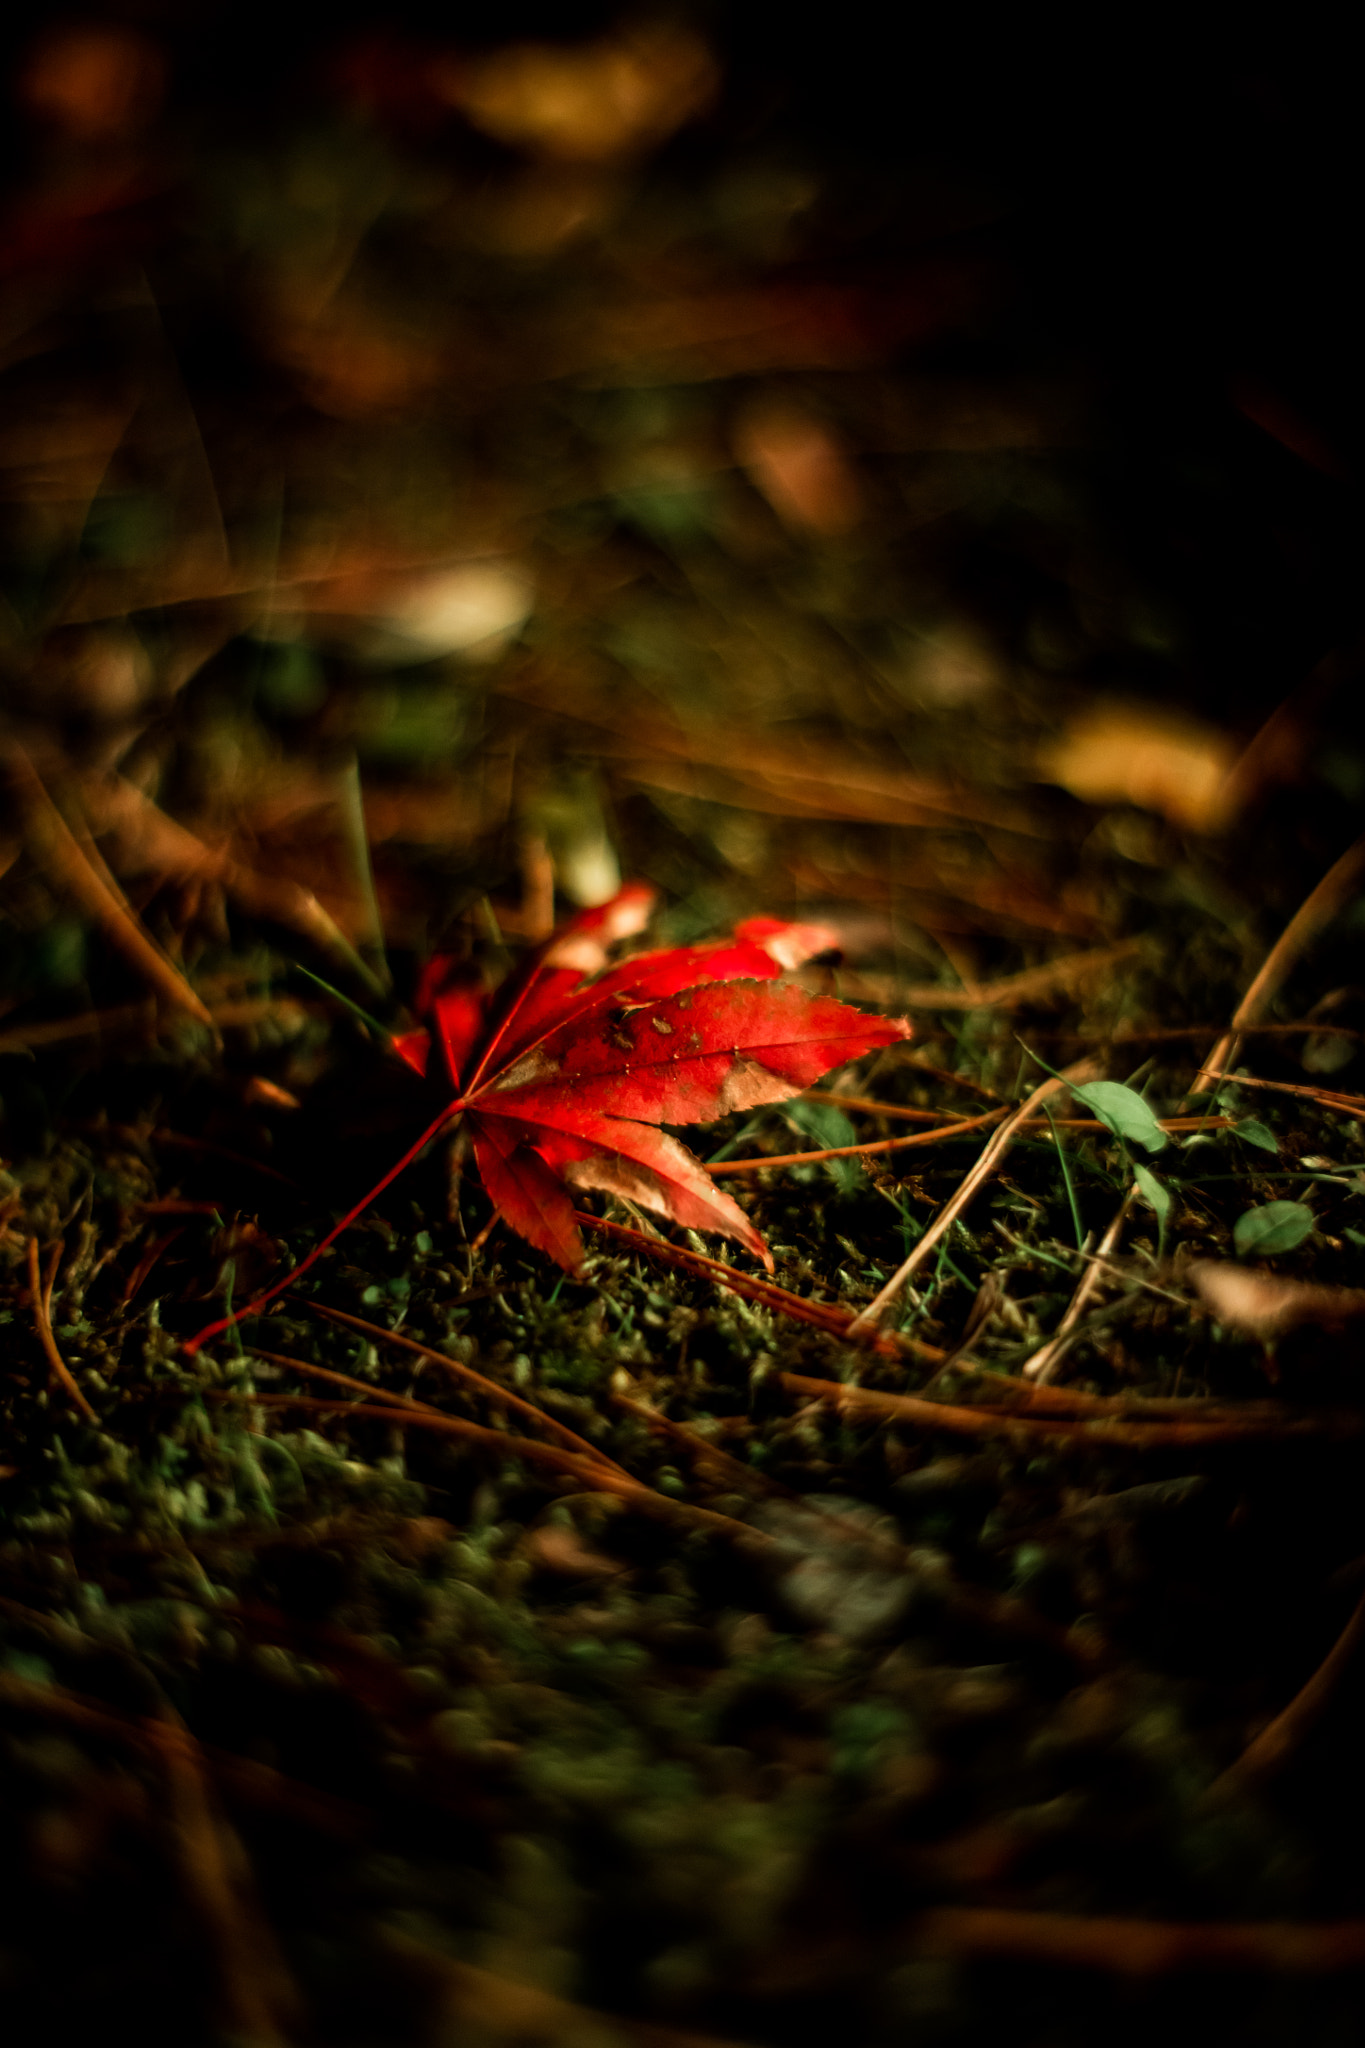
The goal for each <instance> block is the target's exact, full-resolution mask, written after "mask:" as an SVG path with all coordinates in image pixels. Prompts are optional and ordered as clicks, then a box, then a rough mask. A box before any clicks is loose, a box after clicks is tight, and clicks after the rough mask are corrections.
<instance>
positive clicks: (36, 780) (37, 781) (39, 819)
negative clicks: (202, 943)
mask: <svg viewBox="0 0 1365 2048" xmlns="http://www.w3.org/2000/svg"><path fill="white" fill-rule="evenodd" d="M5 762H6V766H7V768H8V771H9V780H10V786H11V788H12V790H13V792H14V795H15V798H16V800H17V803H18V807H19V811H20V814H21V816H22V818H23V821H24V834H25V841H26V844H27V846H28V848H29V851H30V853H31V854H32V856H33V858H34V860H35V861H36V862H37V864H38V865H39V866H40V867H41V868H42V869H43V870H44V872H45V873H46V875H47V877H48V880H49V881H50V882H51V883H52V884H53V886H54V887H55V888H57V889H59V890H60V891H62V892H63V893H64V894H66V895H68V896H69V897H71V898H72V899H73V900H74V901H75V902H76V903H77V904H78V905H79V907H80V908H81V910H82V911H83V912H84V913H85V915H86V916H87V917H89V918H90V919H91V921H92V923H94V924H95V925H97V926H98V927H99V929H100V930H101V931H102V932H103V933H104V935H105V937H106V938H107V939H108V941H109V943H110V945H111V946H114V947H116V948H117V950H118V951H119V952H120V953H122V954H123V956H124V958H125V959H127V960H129V961H130V962H131V963H132V965H133V966H134V967H135V968H136V969H137V971H138V973H139V974H141V975H142V977H143V979H144V980H145V981H147V982H149V983H150V985H151V987H152V988H153V989H154V990H155V992H156V994H157V995H158V997H160V999H161V1000H162V1001H163V1002H165V1003H167V1004H169V1005H170V1007H171V1008H172V1009H176V1010H181V1011H183V1012H184V1013H185V1015H186V1016H189V1017H193V1018H194V1019H195V1021H196V1022H197V1023H200V1024H210V1023H212V1021H213V1020H212V1018H211V1017H210V1016H209V1013H208V1010H207V1009H206V1008H205V1006H204V1004H203V1003H202V1002H201V1001H200V999H199V997H198V996H197V995H196V994H195V992H194V990H193V989H192V988H191V987H190V985H189V983H188V982H187V981H186V980H185V977H184V975H183V974H181V972H180V970H179V969H178V968H177V967H176V966H175V964H174V962H173V961H171V960H169V959H168V958H167V956H166V955H165V954H164V953H163V952H162V950H161V948H160V947H159V946H158V945H157V944H156V942H155V940H154V939H152V938H151V937H150V935H149V934H148V933H147V931H146V930H145V929H144V928H143V926H142V924H141V923H140V922H139V920H138V919H137V918H136V917H135V916H134V915H133V912H132V911H131V910H130V909H129V907H128V904H127V903H126V902H125V900H124V898H123V896H122V893H121V892H120V890H119V889H118V886H117V884H116V883H114V881H113V879H112V877H110V876H109V874H108V871H107V870H104V872H101V869H103V862H98V864H96V862H94V861H92V860H91V858H90V855H89V854H88V853H87V852H86V851H85V850H84V849H83V848H82V847H81V845H80V842H79V841H78V839H77V837H76V835H75V833H74V832H73V831H72V830H71V827H70V826H69V825H68V824H67V822H66V819H65V818H64V817H63V816H62V814H61V812H60V811H59V810H58V808H57V806H56V804H55V803H54V802H53V800H52V798H51V796H50V795H49V794H48V792H47V789H46V788H45V786H44V784H43V780H42V777H41V776H40V775H39V774H38V771H37V769H36V768H35V767H34V765H33V763H32V761H31V760H30V759H29V757H28V755H27V753H26V752H25V751H24V749H23V748H22V747H21V746H19V745H18V744H17V743H16V742H14V741H10V742H9V743H8V744H7V746H6V748H5Z"/></svg>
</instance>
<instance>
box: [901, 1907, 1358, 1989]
mask: <svg viewBox="0 0 1365 2048" xmlns="http://www.w3.org/2000/svg"><path fill="white" fill-rule="evenodd" d="M907 1934H908V1939H909V1941H910V1943H911V1944H912V1945H913V1946H914V1947H915V1948H916V1949H918V1950H920V1951H927V1952H929V1953H930V1954H935V1955H947V1956H958V1957H961V1958H963V1959H964V1960H966V1959H974V1958H977V1957H981V1958H990V1959H994V1960H1000V1961H1004V1960H1009V1961H1014V1962H1024V1963H1041V1964H1049V1965H1051V1966H1053V1967H1054V1968H1062V1969H1082V1970H1106V1971H1110V1972H1112V1973H1114V1974H1115V1975H1117V1976H1120V1977H1153V1976H1158V1975H1161V1974H1163V1973H1164V1972H1166V1971H1175V1970H1265V1971H1270V1972H1280V1971H1292V1972H1294V1973H1295V1974H1300V1975H1303V1976H1322V1975H1325V1974H1327V1973H1329V1972H1336V1971H1338V1970H1358V1969H1359V1968H1360V1967H1361V1965H1362V1964H1365V1920H1325V1921H1319V1922H1317V1923H1315V1924H1310V1925H1306V1926H1296V1925H1295V1924H1294V1923H1293V1922H1292V1921H1287V1920H1250V1921H1236V1920H1219V1921H1202V1922H1201V1921H1189V1920H1184V1921H1170V1920H1122V1919H1118V1918H1116V1917H1111V1916H1098V1915H1097V1916H1096V1917H1094V1918H1090V1917H1088V1916H1086V1915H1084V1914H1080V1913H1030V1912H1025V1911H1021V1910H1016V1909H1015V1908H1013V1907H1009V1906H933V1907H931V1908H930V1909H929V1911H928V1912H926V1913H922V1914H920V1915H919V1916H918V1918H917V1919H915V1920H914V1921H912V1923H911V1925H910V1927H909V1929H908V1930H907Z"/></svg>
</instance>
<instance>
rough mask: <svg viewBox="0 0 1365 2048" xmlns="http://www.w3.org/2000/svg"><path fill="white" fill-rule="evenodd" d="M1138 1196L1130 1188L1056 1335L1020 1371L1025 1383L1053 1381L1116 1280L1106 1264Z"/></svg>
mask: <svg viewBox="0 0 1365 2048" xmlns="http://www.w3.org/2000/svg"><path fill="white" fill-rule="evenodd" d="M1136 1193H1137V1189H1136V1187H1132V1188H1130V1189H1129V1190H1128V1193H1127V1194H1126V1195H1125V1196H1124V1198H1123V1201H1122V1202H1121V1203H1120V1205H1119V1208H1118V1210H1117V1212H1116V1213H1115V1215H1114V1217H1113V1218H1112V1220H1111V1222H1110V1224H1109V1228H1108V1229H1107V1230H1106V1231H1105V1233H1104V1236H1103V1237H1102V1238H1101V1239H1100V1245H1099V1252H1098V1255H1097V1257H1096V1259H1095V1261H1094V1263H1093V1264H1090V1265H1087V1267H1086V1269H1085V1271H1084V1273H1082V1275H1081V1278H1080V1281H1079V1283H1078V1285H1077V1287H1076V1291H1075V1293H1074V1294H1073V1295H1072V1297H1071V1299H1070V1301H1069V1302H1068V1303H1067V1306H1066V1313H1065V1314H1064V1315H1063V1317H1062V1320H1061V1322H1060V1323H1059V1324H1058V1325H1057V1330H1056V1334H1055V1335H1054V1336H1052V1337H1050V1338H1049V1339H1048V1341H1047V1343H1046V1344H1042V1345H1040V1346H1039V1348H1038V1349H1037V1350H1036V1351H1035V1352H1034V1354H1033V1356H1032V1358H1030V1359H1029V1361H1028V1363H1027V1364H1026V1365H1024V1366H1021V1367H1020V1371H1021V1373H1022V1374H1023V1377H1024V1378H1025V1379H1027V1380H1033V1381H1035V1382H1036V1384H1037V1385H1039V1386H1042V1385H1043V1384H1044V1382H1045V1381H1047V1380H1050V1379H1051V1377H1052V1375H1053V1373H1054V1372H1055V1370H1056V1368H1057V1366H1058V1365H1059V1364H1060V1363H1061V1360H1062V1356H1063V1354H1064V1352H1065V1351H1066V1349H1067V1347H1068V1344H1069V1342H1070V1338H1071V1333H1072V1331H1073V1330H1074V1329H1075V1328H1076V1325H1077V1324H1078V1323H1079V1322H1080V1320H1081V1317H1082V1316H1083V1315H1084V1314H1085V1312H1086V1309H1087V1308H1088V1307H1089V1306H1090V1303H1091V1301H1092V1300H1093V1298H1094V1296H1095V1295H1096V1294H1097V1293H1098V1292H1099V1289H1100V1288H1101V1286H1102V1285H1103V1284H1104V1282H1105V1281H1106V1280H1107V1279H1109V1278H1111V1277H1112V1276H1111V1275H1110V1274H1109V1273H1108V1272H1107V1271H1106V1270H1105V1267H1104V1265H1103V1263H1102V1261H1103V1260H1105V1259H1107V1258H1109V1257H1110V1256H1111V1255H1112V1254H1113V1252H1114V1251H1115V1250H1116V1249H1117V1247H1118V1241H1119V1238H1120V1237H1121V1236H1122V1234H1123V1226H1124V1223H1125V1222H1126V1221H1127V1217H1128V1211H1129V1210H1130V1209H1131V1208H1132V1206H1133V1198H1134V1196H1135V1195H1136Z"/></svg>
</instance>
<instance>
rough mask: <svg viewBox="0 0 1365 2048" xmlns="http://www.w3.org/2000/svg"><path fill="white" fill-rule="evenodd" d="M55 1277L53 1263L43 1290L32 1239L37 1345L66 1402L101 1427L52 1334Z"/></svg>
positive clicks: (30, 1254)
mask: <svg viewBox="0 0 1365 2048" xmlns="http://www.w3.org/2000/svg"><path fill="white" fill-rule="evenodd" d="M60 1250H61V1247H60V1246H59V1247H58V1254H59V1255H60ZM55 1277H56V1261H55V1260H54V1261H53V1268H52V1274H51V1276H50V1277H49V1279H48V1281H47V1284H46V1286H44V1283H43V1280H42V1276H41V1274H40V1273H39V1271H38V1240H37V1238H36V1237H31V1238H30V1239H29V1241H28V1287H29V1295H30V1297H31V1299H32V1304H33V1327H34V1329H35V1330H36V1331H37V1333H38V1342H39V1343H40V1344H41V1345H42V1347H43V1351H44V1353H45V1355H46V1357H47V1362H48V1364H49V1365H50V1366H51V1368H52V1372H53V1376H54V1377H55V1378H56V1380H57V1381H58V1383H59V1384H60V1386H61V1388H62V1391H63V1393H65V1394H66V1396H67V1398H68V1399H69V1400H70V1401H71V1402H72V1403H73V1405H74V1406H75V1407H76V1408H77V1409H78V1410H79V1412H80V1413H81V1414H82V1415H83V1416H84V1417H85V1420H86V1421H87V1422H91V1423H95V1424H96V1425H98V1423H99V1417H98V1415H96V1413H95V1411H94V1409H93V1408H92V1407H91V1406H90V1403H89V1402H88V1401H87V1400H86V1398H85V1396H84V1394H83V1393H82V1392H81V1390H80V1388H79V1387H78V1386H77V1385H76V1381H75V1377H74V1375H73V1374H72V1371H71V1368H70V1366H69V1365H68V1364H67V1362H66V1360H65V1359H64V1358H63V1357H62V1354H61V1352H60V1351H59V1350H58V1349H57V1340H56V1338H55V1337H54V1336H53V1334H52V1319H51V1316H50V1315H49V1313H48V1304H49V1302H50V1299H51V1295H52V1280H53V1279H54V1278H55Z"/></svg>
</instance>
